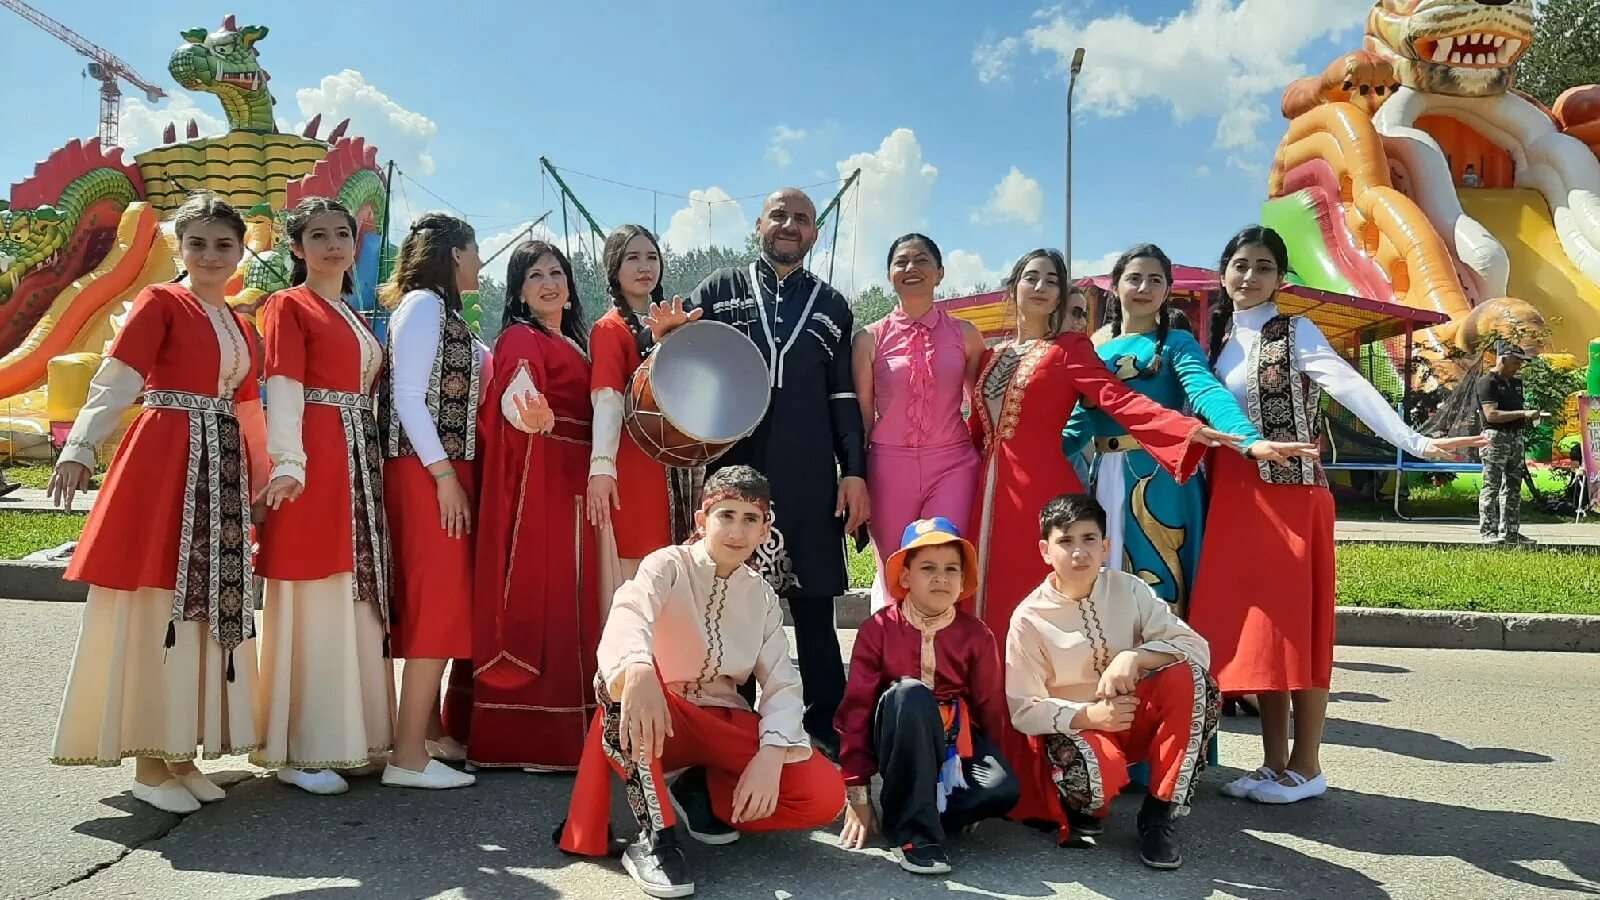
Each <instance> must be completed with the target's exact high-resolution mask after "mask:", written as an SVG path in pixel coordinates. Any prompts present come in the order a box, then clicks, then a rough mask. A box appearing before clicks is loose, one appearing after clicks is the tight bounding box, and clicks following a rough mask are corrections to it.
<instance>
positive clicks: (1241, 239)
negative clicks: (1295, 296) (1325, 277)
mask: <svg viewBox="0 0 1600 900" xmlns="http://www.w3.org/2000/svg"><path fill="white" fill-rule="evenodd" d="M1252 244H1259V245H1261V246H1263V247H1265V248H1267V252H1268V253H1271V254H1272V261H1273V262H1275V263H1277V264H1278V277H1279V278H1282V277H1283V276H1285V275H1287V274H1288V273H1289V247H1288V245H1286V244H1284V242H1283V238H1282V237H1280V236H1279V235H1278V233H1277V232H1276V231H1273V230H1272V229H1271V228H1268V227H1266V226H1265V225H1251V226H1250V227H1248V228H1245V229H1243V230H1241V231H1240V232H1239V233H1238V234H1236V235H1234V236H1233V237H1232V238H1231V239H1229V241H1228V244H1227V246H1225V247H1223V248H1222V258H1221V260H1219V261H1218V262H1217V282H1218V284H1217V299H1216V302H1215V303H1212V304H1211V327H1210V332H1211V333H1210V334H1209V335H1208V340H1207V343H1208V344H1209V345H1210V346H1209V347H1207V348H1206V349H1207V350H1208V351H1209V352H1210V356H1211V364H1212V365H1213V366H1215V365H1216V364H1217V357H1219V356H1221V355H1222V345H1223V343H1224V342H1225V341H1227V339H1228V332H1229V331H1230V330H1231V329H1232V328H1233V297H1232V296H1231V295H1230V294H1229V293H1228V282H1227V277H1228V263H1229V262H1230V261H1232V259H1233V255H1234V254H1235V253H1238V252H1239V248H1240V247H1249V246H1251V245H1252Z"/></svg>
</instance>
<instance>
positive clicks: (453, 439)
mask: <svg viewBox="0 0 1600 900" xmlns="http://www.w3.org/2000/svg"><path fill="white" fill-rule="evenodd" d="M482 268H483V264H482V262H481V261H480V260H479V258H478V240H477V236H476V235H475V234H474V233H473V230H472V226H471V225H468V224H467V223H466V222H464V221H462V220H461V219H458V218H456V217H455V216H451V215H446V214H444V213H428V214H426V215H424V216H423V217H422V218H420V219H418V220H416V222H414V223H412V225H411V230H410V232H409V233H408V234H407V235H406V237H405V241H404V242H402V243H401V245H400V257H399V259H398V260H397V261H396V263H395V269H394V275H393V276H392V277H391V278H390V280H389V283H388V284H386V285H384V287H383V290H382V291H381V295H382V298H383V302H384V303H385V304H387V305H389V306H392V307H393V308H394V314H393V316H392V317H391V318H390V319H389V334H388V338H389V367H388V369H387V370H386V371H385V376H384V378H383V382H382V384H381V386H380V387H379V390H378V432H379V438H380V440H381V442H382V444H383V454H384V457H385V462H384V464H383V504H384V509H385V512H386V513H387V522H388V525H389V538H390V541H391V545H392V548H393V551H394V598H393V599H394V603H393V613H392V615H391V621H392V628H393V641H392V649H393V651H394V656H395V658H396V659H404V660H405V661H406V665H405V674H404V675H402V676H401V689H400V715H399V718H398V720H397V721H396V723H395V738H394V752H393V753H391V754H390V755H389V765H388V767H386V768H385V769H384V770H383V783H384V784H387V785H393V786H397V787H420V788H453V787H465V786H466V785H469V784H472V783H473V781H474V780H475V779H474V778H473V777H472V776H471V775H469V774H464V773H462V772H458V771H456V770H455V769H452V768H450V767H449V766H446V765H444V764H443V763H441V762H438V761H437V760H435V759H432V758H431V757H432V756H435V755H437V756H439V757H440V758H444V759H464V758H465V755H466V754H465V749H464V748H462V747H461V746H460V745H459V744H457V743H456V741H455V740H454V739H453V738H449V737H444V732H443V729H442V726H441V725H440V721H439V683H440V680H441V678H442V677H443V675H444V665H445V661H446V660H450V659H456V660H467V661H469V664H470V660H471V659H472V555H473V544H472V538H471V534H472V512H473V507H474V506H475V504H474V502H473V487H474V484H475V482H476V479H475V478H474V472H473V460H474V459H475V458H476V456H477V448H478V440H477V433H478V425H477V423H478V404H479V402H480V400H481V397H482V393H483V392H482V388H483V385H484V378H483V370H484V364H485V362H486V358H487V356H488V353H489V350H488V348H487V347H485V346H483V344H482V343H481V342H480V341H479V340H478V339H477V336H476V335H474V334H473V333H472V329H471V328H469V327H468V326H467V322H466V320H465V319H464V318H462V315H461V292H462V291H466V290H476V289H477V286H478V271H479V270H480V269H482ZM430 745H431V746H430Z"/></svg>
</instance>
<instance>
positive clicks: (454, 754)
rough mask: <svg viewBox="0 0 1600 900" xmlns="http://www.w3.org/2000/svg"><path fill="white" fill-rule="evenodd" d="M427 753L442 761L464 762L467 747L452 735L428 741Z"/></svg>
mask: <svg viewBox="0 0 1600 900" xmlns="http://www.w3.org/2000/svg"><path fill="white" fill-rule="evenodd" d="M427 747H428V755H429V756H431V757H433V758H434V759H437V760H443V761H444V762H464V761H465V760H466V758H467V748H465V747H463V746H461V742H460V741H458V740H456V739H455V738H453V737H443V738H440V739H439V740H437V741H428V742H427Z"/></svg>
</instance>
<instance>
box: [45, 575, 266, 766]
mask: <svg viewBox="0 0 1600 900" xmlns="http://www.w3.org/2000/svg"><path fill="white" fill-rule="evenodd" d="M170 621H172V591H171V590H169V589H166V588H141V589H139V590H137V591H117V590H112V589H110V588H103V587H95V586H90V588H89V600H88V603H86V604H85V605H84V610H83V625H82V627H81V628H80V630H79V631H78V648H77V651H76V653H74V655H73V658H72V671H71V672H70V673H69V674H68V675H67V692H66V696H65V698H64V699H63V700H62V702H61V718H60V720H59V721H57V723H56V742H55V749H54V751H53V753H52V756H51V762H53V763H55V764H56V765H62V766H115V765H117V764H119V763H121V762H122V760H124V759H126V758H128V757H130V756H143V757H151V758H156V759H163V760H166V761H168V762H183V761H186V760H191V759H194V758H195V757H196V756H197V755H203V756H204V757H205V758H206V759H215V758H217V757H219V756H223V755H227V754H241V753H249V752H251V751H252V750H255V749H256V728H255V722H254V721H253V720H252V719H251V707H252V700H253V695H254V693H255V687H256V642H255V641H253V640H251V641H245V642H244V643H242V644H240V645H239V646H238V647H236V648H234V651H233V664H234V674H233V681H228V680H227V672H228V660H227V658H226V656H224V654H223V652H222V645H221V644H218V643H217V642H216V641H215V640H213V639H212V637H211V633H210V629H209V626H208V625H207V623H205V622H178V623H176V628H175V632H176V637H177V640H176V643H174V645H173V646H172V647H171V648H170V649H169V648H167V647H165V646H163V645H164V644H165V642H166V637H167V623H168V622H170ZM197 746H198V747H199V748H200V749H199V752H198V753H197V752H196V749H195V748H196V747H197Z"/></svg>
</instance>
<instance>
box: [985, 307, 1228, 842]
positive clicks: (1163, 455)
mask: <svg viewBox="0 0 1600 900" xmlns="http://www.w3.org/2000/svg"><path fill="white" fill-rule="evenodd" d="M1013 363H1014V365H1013ZM1007 369H1011V370H1012V371H1011V372H1010V373H1008V372H1007V371H1006V370H1007ZM979 371H980V375H979V377H978V384H977V392H978V396H976V397H974V398H973V400H974V402H973V404H972V407H973V414H972V416H971V417H970V418H969V419H968V426H969V428H970V429H971V431H972V438H973V442H974V443H976V444H977V446H978V451H979V453H981V454H982V456H983V466H982V469H981V471H980V474H979V480H978V498H977V502H976V504H975V505H974V507H973V514H972V518H971V521H972V522H973V523H974V524H975V527H976V531H977V535H976V537H977V540H976V541H975V542H974V543H976V544H977V547H978V592H977V594H976V595H975V596H974V597H973V598H972V599H970V600H967V601H963V602H964V603H966V604H968V606H967V607H966V608H967V609H969V610H970V611H972V612H973V613H974V614H975V615H977V616H978V618H980V619H982V620H983V622H984V624H985V625H988V626H989V630H990V631H992V632H994V634H995V638H996V640H999V641H1002V642H1003V641H1004V640H1005V638H1004V637H1003V635H1005V634H1006V633H1007V632H1008V631H1009V629H1010V627H1011V613H1012V612H1013V611H1014V610H1015V609H1016V608H1017V605H1018V604H1020V603H1021V602H1022V600H1023V598H1025V597H1027V596H1028V594H1030V593H1032V592H1033V589H1034V588H1036V587H1038V586H1039V583H1040V582H1041V581H1043V580H1044V579H1045V576H1046V575H1048V574H1050V568H1049V566H1047V565H1046V564H1045V562H1044V559H1043V557H1041V556H1040V554H1039V511H1040V510H1041V509H1043V508H1044V505H1045V504H1046V503H1048V502H1049V501H1050V500H1051V499H1052V498H1054V497H1056V496H1058V495H1060V494H1067V493H1087V491H1086V490H1085V488H1084V486H1083V484H1082V483H1081V482H1079V481H1078V476H1077V473H1076V472H1074V471H1073V469H1072V465H1071V463H1070V462H1068V461H1067V458H1066V456H1064V455H1063V454H1062V452H1061V431H1062V429H1063V428H1064V427H1065V426H1066V423H1067V419H1068V417H1070V416H1071V415H1072V408H1073V407H1074V406H1075V405H1077V403H1078V401H1079V399H1080V398H1082V399H1085V400H1087V401H1089V402H1091V403H1094V404H1095V405H1097V406H1099V407H1100V408H1101V409H1103V410H1105V412H1106V413H1107V414H1109V415H1110V416H1111V417H1112V418H1113V419H1115V420H1116V421H1117V422H1118V423H1120V424H1121V425H1122V426H1123V427H1124V428H1126V429H1127V430H1128V434H1129V435H1131V436H1132V437H1134V438H1135V439H1137V440H1138V441H1139V442H1140V443H1141V444H1142V445H1143V447H1144V449H1145V450H1146V451H1147V452H1149V453H1150V455H1151V456H1152V457H1153V458H1154V459H1155V460H1156V462H1158V463H1160V464H1161V466H1162V468H1164V469H1166V470H1167V471H1168V472H1170V473H1172V476H1173V478H1175V479H1177V480H1178V481H1179V482H1182V481H1185V480H1187V479H1188V478H1189V476H1190V475H1193V474H1194V472H1195V470H1196V469H1197V468H1198V467H1199V465H1200V461H1201V459H1202V458H1203V457H1204V456H1205V450H1206V448H1205V446H1204V445H1202V444H1195V443H1191V442H1190V438H1191V437H1192V436H1193V435H1194V433H1195V432H1196V431H1197V430H1199V429H1200V428H1201V427H1202V423H1200V422H1199V421H1197V420H1195V419H1191V418H1189V417H1188V416H1185V415H1181V414H1179V413H1176V412H1173V411H1172V410H1170V409H1168V408H1167V407H1165V406H1163V405H1161V404H1160V403H1157V402H1155V401H1154V400H1151V399H1149V398H1148V397H1145V396H1143V395H1142V394H1139V393H1138V392H1136V391H1133V390H1130V389H1129V388H1128V387H1127V386H1126V385H1124V384H1123V383H1122V381H1121V380H1120V379H1118V378H1117V377H1116V375H1114V374H1113V373H1112V372H1111V370H1110V369H1108V368H1106V364H1105V363H1104V362H1102V361H1101V360H1100V357H1099V356H1097V355H1096V354H1095V352H1094V345H1093V344H1092V343H1090V341H1089V338H1088V337H1087V336H1086V335H1082V334H1078V333H1068V334H1062V335H1058V336H1057V337H1055V338H1053V339H1050V340H1044V339H1041V340H1037V341H1032V342H1030V344H1029V345H1028V346H1027V347H1026V348H1025V349H1022V350H1021V352H1020V358H1019V354H1017V352H1016V351H1015V349H1014V345H1013V344H1011V343H1009V342H1008V343H1005V344H1000V345H998V346H996V347H992V348H990V349H989V350H986V351H984V354H983V359H982V360H981V362H980V369H979ZM1000 745H1001V749H1002V750H1003V751H1004V752H1005V755H1006V758H1007V759H1008V760H1009V761H1010V762H1011V764H1012V766H1013V768H1014V769H1015V770H1016V771H1018V772H1025V771H1033V769H1032V768H1031V766H1032V765H1033V761H1032V760H1033V750H1032V748H1031V747H1030V746H1029V744H1028V740H1027V738H1025V737H1023V736H1022V735H1021V734H1020V733H1019V732H1017V730H1016V729H1014V728H1008V729H1006V732H1005V734H1004V735H1003V736H1002V740H1001V741H1000ZM1047 804H1050V805H1047ZM1053 804H1054V800H1053V799H1052V798H1048V797H1041V796H1039V795H1038V793H1037V792H1036V791H1033V790H1030V789H1029V785H1028V783H1027V782H1026V781H1025V782H1024V784H1023V792H1022V800H1021V802H1019V803H1018V804H1017V806H1016V809H1014V810H1013V811H1012V814H1011V817H1012V818H1014V819H1054V818H1056V815H1054V814H1052V812H1051V809H1052V806H1053Z"/></svg>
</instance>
